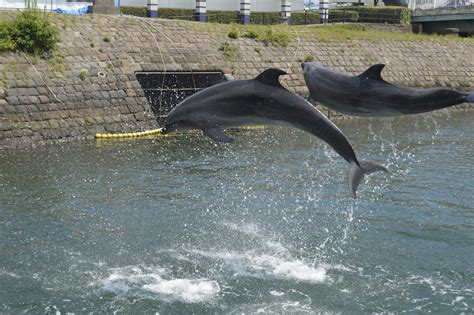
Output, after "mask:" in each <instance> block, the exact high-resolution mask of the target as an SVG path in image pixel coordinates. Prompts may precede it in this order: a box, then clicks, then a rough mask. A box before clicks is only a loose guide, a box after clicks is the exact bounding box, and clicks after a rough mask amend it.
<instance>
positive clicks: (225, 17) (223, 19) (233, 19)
mask: <svg viewBox="0 0 474 315" xmlns="http://www.w3.org/2000/svg"><path fill="white" fill-rule="evenodd" d="M207 21H209V22H211V23H223V24H232V23H240V12H239V11H218V10H209V11H207Z"/></svg>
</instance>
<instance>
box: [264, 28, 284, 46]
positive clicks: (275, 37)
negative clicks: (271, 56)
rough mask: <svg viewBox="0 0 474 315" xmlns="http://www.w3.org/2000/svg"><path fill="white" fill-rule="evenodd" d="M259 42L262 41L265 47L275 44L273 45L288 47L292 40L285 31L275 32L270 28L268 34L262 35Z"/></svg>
mask: <svg viewBox="0 0 474 315" xmlns="http://www.w3.org/2000/svg"><path fill="white" fill-rule="evenodd" d="M257 40H258V41H262V42H263V43H264V44H265V45H269V44H273V45H281V46H287V45H288V42H289V40H290V34H289V33H288V32H286V31H283V30H276V31H275V30H273V28H271V27H268V28H267V30H266V32H264V33H263V34H262V36H260V37H259V38H257Z"/></svg>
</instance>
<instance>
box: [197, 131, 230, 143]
mask: <svg viewBox="0 0 474 315" xmlns="http://www.w3.org/2000/svg"><path fill="white" fill-rule="evenodd" d="M202 132H203V133H204V134H205V135H206V136H208V137H209V138H211V139H212V140H214V141H217V142H224V143H230V142H232V141H234V139H232V138H230V137H228V136H226V135H225V134H224V132H223V131H222V130H220V129H219V128H217V127H216V128H208V129H204V130H203V131H202Z"/></svg>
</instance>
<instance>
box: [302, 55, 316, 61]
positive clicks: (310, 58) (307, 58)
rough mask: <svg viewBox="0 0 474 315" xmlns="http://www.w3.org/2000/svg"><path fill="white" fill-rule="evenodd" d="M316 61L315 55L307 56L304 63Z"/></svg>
mask: <svg viewBox="0 0 474 315" xmlns="http://www.w3.org/2000/svg"><path fill="white" fill-rule="evenodd" d="M313 60H314V56H313V55H307V56H306V57H304V59H303V61H306V62H311V61H313Z"/></svg>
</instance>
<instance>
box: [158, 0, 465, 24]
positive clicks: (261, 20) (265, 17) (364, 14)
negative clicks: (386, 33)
mask: <svg viewBox="0 0 474 315" xmlns="http://www.w3.org/2000/svg"><path fill="white" fill-rule="evenodd" d="M460 1H469V0H460ZM359 8H360V7H359ZM327 16H328V19H327V21H321V16H320V15H319V11H316V12H315V11H292V14H291V18H290V20H289V21H290V22H289V24H291V25H310V24H321V23H324V24H326V23H357V22H360V23H387V24H400V22H401V16H402V9H400V10H391V11H389V12H383V11H370V12H368V11H363V10H362V11H359V10H358V11H355V10H351V7H338V8H336V9H330V10H328V11H327ZM161 17H162V18H167V19H178V20H187V21H198V20H199V16H198V15H197V14H192V15H177V16H171V17H170V16H161ZM242 20H243V19H242V17H241V15H240V14H238V13H237V14H235V15H233V14H207V15H206V17H205V21H206V22H211V23H224V24H232V23H236V24H241V23H242ZM287 22H288V20H287V19H285V18H283V17H281V15H280V14H279V12H256V13H253V14H252V15H251V16H250V24H263V25H271V24H283V23H287Z"/></svg>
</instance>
